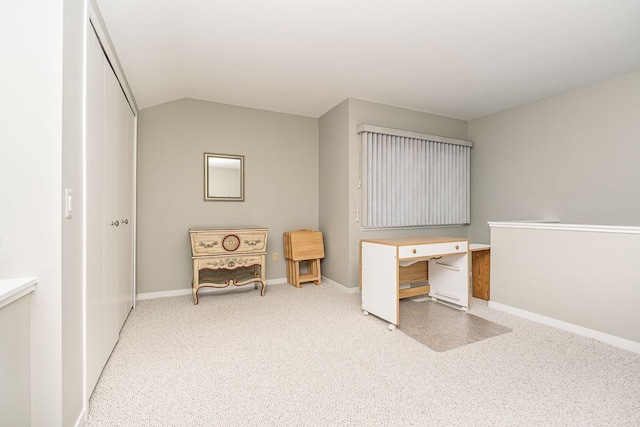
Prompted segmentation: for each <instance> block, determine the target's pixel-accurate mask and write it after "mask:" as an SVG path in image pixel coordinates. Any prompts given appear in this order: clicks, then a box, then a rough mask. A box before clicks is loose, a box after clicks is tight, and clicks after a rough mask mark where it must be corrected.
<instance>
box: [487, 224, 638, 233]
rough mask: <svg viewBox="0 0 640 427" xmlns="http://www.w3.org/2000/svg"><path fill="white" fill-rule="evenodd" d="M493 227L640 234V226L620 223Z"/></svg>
mask: <svg viewBox="0 0 640 427" xmlns="http://www.w3.org/2000/svg"><path fill="white" fill-rule="evenodd" d="M488 224H489V227H491V228H532V229H536V230H555V231H584V232H590V233H622V234H640V227H634V226H619V225H590V224H560V223H557V222H543V221H541V222H518V221H511V222H492V221H490V222H489V223H488Z"/></svg>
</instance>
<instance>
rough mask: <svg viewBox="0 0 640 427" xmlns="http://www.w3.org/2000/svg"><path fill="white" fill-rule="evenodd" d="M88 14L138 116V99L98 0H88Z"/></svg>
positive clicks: (89, 24)
mask: <svg viewBox="0 0 640 427" xmlns="http://www.w3.org/2000/svg"><path fill="white" fill-rule="evenodd" d="M87 14H88V21H90V22H91V23H93V28H95V30H96V34H97V36H98V39H99V40H100V43H101V44H102V47H103V48H104V50H105V54H106V55H107V58H108V59H109V62H110V63H111V65H112V66H113V71H114V72H115V74H116V77H117V79H118V81H119V82H120V84H121V86H122V90H123V92H124V94H125V96H126V98H127V101H128V102H129V106H130V107H131V110H132V111H133V114H134V116H136V117H137V116H138V105H137V103H136V99H135V98H134V96H133V91H132V90H131V87H130V86H129V81H128V80H127V78H126V76H125V75H124V72H123V71H122V65H121V64H120V59H119V58H118V55H117V54H116V51H115V48H114V46H113V42H112V41H111V37H110V36H109V33H108V31H107V30H106V28H107V27H106V25H105V23H104V19H103V17H102V13H101V12H100V8H99V7H98V5H97V2H96V0H89V1H88V11H87ZM91 23H89V22H87V25H88V26H89V28H91Z"/></svg>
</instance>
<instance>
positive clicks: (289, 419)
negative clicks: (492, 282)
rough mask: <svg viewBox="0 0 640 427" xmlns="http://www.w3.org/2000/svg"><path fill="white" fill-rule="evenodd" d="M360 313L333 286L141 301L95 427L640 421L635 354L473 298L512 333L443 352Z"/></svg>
mask: <svg viewBox="0 0 640 427" xmlns="http://www.w3.org/2000/svg"><path fill="white" fill-rule="evenodd" d="M245 288H246V289H245ZM361 305H362V299H361V296H360V294H348V293H345V292H344V291H343V290H341V288H339V287H338V286H333V285H330V284H327V283H322V284H321V285H319V286H316V285H313V284H310V283H309V284H304V285H303V287H302V288H301V289H297V288H294V287H293V286H291V285H288V284H277V285H268V286H267V291H266V294H265V296H263V297H262V296H260V291H259V290H255V289H253V287H252V286H246V287H244V288H238V289H235V290H229V291H220V292H217V293H215V294H206V293H203V295H201V296H200V304H198V305H194V304H193V298H192V297H191V295H184V296H179V297H172V298H158V299H153V300H144V301H139V302H138V305H137V307H136V308H135V309H134V310H133V312H132V313H131V315H130V316H129V318H128V319H127V321H126V323H125V325H124V327H123V328H122V331H121V333H120V341H119V342H118V345H117V346H116V348H115V350H114V351H113V353H112V355H111V358H110V359H109V362H108V363H107V366H105V368H104V371H103V372H102V376H101V377H100V380H99V381H98V385H97V386H96V389H95V391H94V393H93V396H91V400H90V405H89V414H88V419H87V423H86V426H87V427H96V426H97V427H110V426H113V427H129V426H131V427H147V426H148V427H174V426H175V427H179V426H185V427H200V426H202V427H212V426H214V427H215V426H223V427H235V426H238V427H271V426H274V427H281V426H286V427H288V426H296V427H307V426H308V427H317V426H339V427H343V426H344V427H359V426H367V427H378V426H381V427H395V426H433V427H440V426H443V427H449V426H465V427H466V426H472V427H514V426H518V427H519V426H527V427H529V426H536V427H537V426H541V427H548V426H552V427H555V426H566V427H573V426H576V427H583V426H616V427H617V426H640V398H639V397H638V396H640V355H638V354H634V353H630V352H628V351H625V350H621V349H618V348H614V347H611V346H609V345H606V344H603V343H600V342H598V341H595V340H591V339H588V338H585V337H580V336H577V335H573V334H570V333H568V332H564V331H560V330H557V329H553V328H550V327H548V326H544V325H540V324H537V323H533V322H530V321H528V320H526V319H522V318H518V317H515V316H512V315H509V314H507V313H503V312H499V311H495V310H491V309H489V308H488V307H487V302H486V301H482V300H477V299H475V298H472V300H471V307H470V309H469V313H471V314H473V315H474V316H476V317H482V318H484V319H486V320H489V321H492V322H495V323H498V324H501V325H504V326H507V327H509V328H511V329H513V331H512V332H510V333H507V334H502V335H499V336H496V337H493V338H490V339H484V340H482V341H478V342H476V343H473V344H470V345H464V346H462V347H458V348H456V349H454V350H451V351H445V352H437V351H434V350H432V349H430V348H429V347H427V346H424V345H422V344H420V343H419V342H418V341H416V340H414V339H412V338H410V337H409V336H407V335H406V334H405V333H402V332H401V330H400V329H398V330H395V331H393V332H392V331H389V330H388V329H387V324H388V323H387V322H385V321H384V320H382V319H380V318H378V317H376V316H365V315H363V313H362V309H361ZM400 326H402V324H401V325H400Z"/></svg>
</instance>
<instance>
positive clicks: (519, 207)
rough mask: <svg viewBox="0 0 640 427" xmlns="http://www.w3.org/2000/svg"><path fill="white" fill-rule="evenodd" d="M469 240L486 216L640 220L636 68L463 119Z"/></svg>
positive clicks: (479, 235) (639, 81)
mask: <svg viewBox="0 0 640 427" xmlns="http://www.w3.org/2000/svg"><path fill="white" fill-rule="evenodd" d="M469 139H471V140H473V143H474V146H473V150H472V152H471V197H472V202H471V226H470V227H469V237H470V238H471V240H474V241H478V242H485V243H488V242H489V227H488V225H487V221H502V220H523V219H538V218H548V219H559V220H560V221H561V222H564V223H578V224H600V225H636V226H637V225H640V193H639V192H638V183H639V182H640V168H639V167H638V159H640V143H639V139H640V71H635V72H632V73H628V74H625V75H621V76H618V77H616V78H612V79H609V80H605V81H602V82H599V83H596V84H592V85H590V86H586V87H583V88H580V89H577V90H574V91H571V92H567V93H564V94H560V95H556V96H553V97H550V98H546V99H543V100H540V101H537V102H532V103H530V104H526V105H524V106H521V107H518V108H513V109H510V110H507V111H504V112H501V113H497V114H493V115H490V116H487V117H484V118H480V119H477V120H473V121H471V122H470V123H469Z"/></svg>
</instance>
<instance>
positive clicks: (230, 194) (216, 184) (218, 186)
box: [204, 153, 244, 202]
mask: <svg viewBox="0 0 640 427" xmlns="http://www.w3.org/2000/svg"><path fill="white" fill-rule="evenodd" d="M204 200H205V201H225V202H243V201H244V156H234V155H228V154H213V153H204Z"/></svg>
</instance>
